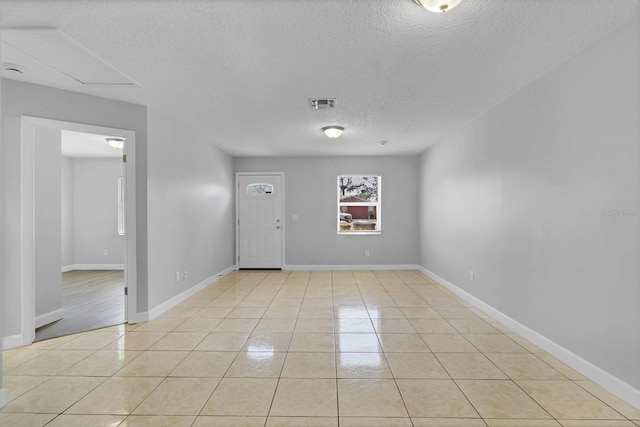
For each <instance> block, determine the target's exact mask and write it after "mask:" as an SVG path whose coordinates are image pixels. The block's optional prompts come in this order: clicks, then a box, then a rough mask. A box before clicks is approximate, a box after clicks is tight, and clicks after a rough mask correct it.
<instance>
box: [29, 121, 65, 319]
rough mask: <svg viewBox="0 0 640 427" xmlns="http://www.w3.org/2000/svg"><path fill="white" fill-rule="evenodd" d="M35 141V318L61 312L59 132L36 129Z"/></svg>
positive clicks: (60, 156)
mask: <svg viewBox="0 0 640 427" xmlns="http://www.w3.org/2000/svg"><path fill="white" fill-rule="evenodd" d="M34 141H35V142H34V151H33V157H34V159H33V166H34V167H33V170H34V193H33V196H34V239H35V245H34V248H35V252H34V267H35V268H34V289H35V294H34V296H35V316H36V318H37V317H39V316H42V315H45V314H49V313H51V312H53V311H56V310H60V309H62V289H61V285H62V283H61V282H62V280H61V275H60V260H61V259H62V247H61V245H60V242H61V240H62V213H61V212H62V194H61V175H62V171H61V168H62V155H61V153H60V131H59V130H55V129H42V128H37V129H36V130H35V139H34ZM56 320H58V319H56Z"/></svg>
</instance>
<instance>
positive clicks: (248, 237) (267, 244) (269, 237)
mask: <svg viewBox="0 0 640 427" xmlns="http://www.w3.org/2000/svg"><path fill="white" fill-rule="evenodd" d="M282 200H283V198H282V176H280V175H239V176H238V209H239V213H238V220H239V222H238V244H239V251H238V253H239V257H240V258H239V259H238V265H239V268H248V269H251V268H274V269H277V268H282V227H283V221H282Z"/></svg>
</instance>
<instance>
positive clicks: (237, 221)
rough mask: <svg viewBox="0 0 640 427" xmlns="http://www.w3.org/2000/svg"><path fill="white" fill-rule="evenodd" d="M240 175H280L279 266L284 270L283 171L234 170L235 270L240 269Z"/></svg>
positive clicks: (284, 216)
mask: <svg viewBox="0 0 640 427" xmlns="http://www.w3.org/2000/svg"><path fill="white" fill-rule="evenodd" d="M241 176H279V177H280V185H281V186H282V188H281V189H280V191H281V192H282V199H281V201H280V202H281V209H282V210H281V212H282V245H281V247H282V254H281V255H282V258H281V262H280V268H281V269H283V270H284V266H285V265H286V262H285V259H284V254H285V250H284V246H285V241H286V239H285V232H286V229H287V227H286V226H285V224H286V222H287V221H286V214H285V211H284V207H285V203H284V195H285V191H284V172H236V260H235V264H236V268H235V269H236V270H239V269H240V263H239V262H238V259H239V258H240V227H239V222H240V177H241Z"/></svg>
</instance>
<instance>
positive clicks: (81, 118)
mask: <svg viewBox="0 0 640 427" xmlns="http://www.w3.org/2000/svg"><path fill="white" fill-rule="evenodd" d="M22 115H28V116H35V117H43V118H47V119H53V120H64V121H69V122H76V123H86V124H92V125H97V126H105V127H114V128H121V129H129V130H133V131H135V132H136V175H137V176H136V187H137V189H136V191H137V194H136V197H137V201H136V202H137V203H136V204H137V206H136V208H137V211H136V214H137V236H136V237H137V245H138V250H137V252H138V253H137V264H138V270H137V271H138V278H137V279H138V280H137V284H138V307H137V309H138V311H139V312H144V311H146V310H147V302H148V289H147V272H148V266H147V109H146V107H144V106H141V105H134V104H129V103H125V102H119V101H113V100H108V99H104V98H98V97H95V96H89V95H83V94H79V93H74V92H70V91H65V90H59V89H53V88H49V87H46V86H40V85H34V84H29V83H22V82H17V81H15V80H8V79H4V80H3V81H2V139H3V145H4V146H3V165H2V166H3V171H4V183H3V184H4V185H3V188H4V205H3V207H4V212H3V213H4V229H5V239H4V254H5V257H4V260H5V272H4V273H5V274H4V281H5V284H6V286H5V298H4V300H3V304H4V321H5V325H4V336H11V335H17V334H19V333H20V319H21V316H22V314H21V308H22V307H21V304H20V303H19V302H20V301H21V296H20V274H21V273H20V240H21V239H20V228H21V227H20V223H21V219H22V218H21V214H20V164H21V158H20V118H21V116H22ZM58 179H60V178H59V177H58ZM59 260H60V258H58V262H60V261H59Z"/></svg>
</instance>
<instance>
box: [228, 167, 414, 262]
mask: <svg viewBox="0 0 640 427" xmlns="http://www.w3.org/2000/svg"><path fill="white" fill-rule="evenodd" d="M235 169H236V171H237V172H284V173H285V218H284V224H285V264H286V265H289V266H296V265H299V266H314V265H318V266H321V265H325V266H332V265H345V266H348V265H399V264H403V265H407V264H408V265H412V264H413V265H415V264H417V263H418V237H417V236H418V157H417V156H413V157H313V158H311V157H305V158H293V157H291V158H289V157H278V158H270V157H256V158H248V157H241V158H236V159H235ZM340 174H380V175H382V186H381V187H382V192H381V201H382V234H380V235H368V236H352V235H338V234H337V231H336V221H337V212H338V211H337V187H336V186H337V177H338V175H340ZM293 215H297V216H298V220H297V221H294V220H293ZM367 249H368V250H369V253H370V256H368V257H367V256H365V250H367Z"/></svg>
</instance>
